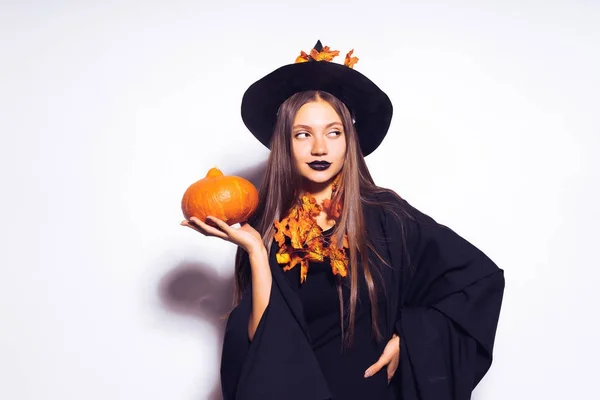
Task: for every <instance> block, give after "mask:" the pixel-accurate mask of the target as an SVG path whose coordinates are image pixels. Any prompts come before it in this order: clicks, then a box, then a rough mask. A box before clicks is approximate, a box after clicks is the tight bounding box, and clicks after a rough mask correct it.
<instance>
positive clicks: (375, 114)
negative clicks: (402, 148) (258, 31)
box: [242, 61, 393, 156]
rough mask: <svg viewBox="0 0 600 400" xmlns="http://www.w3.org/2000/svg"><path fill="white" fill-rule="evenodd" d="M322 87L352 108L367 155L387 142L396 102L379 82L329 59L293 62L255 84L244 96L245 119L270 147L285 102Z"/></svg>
mask: <svg viewBox="0 0 600 400" xmlns="http://www.w3.org/2000/svg"><path fill="white" fill-rule="evenodd" d="M306 90H321V91H325V92H328V93H331V94H332V95H334V96H335V97H337V98H338V99H340V100H341V101H343V102H344V103H345V104H346V106H347V107H348V108H349V109H350V111H351V113H352V114H353V116H354V120H355V129H356V131H357V134H358V139H359V143H360V148H361V151H362V153H363V156H367V155H369V154H371V153H372V152H373V151H374V150H375V149H376V148H377V147H378V146H379V145H380V144H381V142H382V141H383V139H384V137H385V135H386V134H387V131H388V129H389V126H390V123H391V120H392V112H393V109H392V102H391V101H390V99H389V97H388V96H387V95H386V94H385V93H384V92H383V91H382V90H381V89H379V87H378V86H377V85H375V83H373V82H372V81H371V80H370V79H368V78H367V77H366V76H364V75H363V74H361V73H360V72H358V71H355V70H354V69H352V68H349V67H347V66H344V65H342V64H337V63H333V62H326V61H310V62H304V63H298V64H289V65H285V66H283V67H281V68H278V69H276V70H275V71H273V72H271V73H270V74H268V75H267V76H265V77H263V78H262V79H260V80H258V81H257V82H255V83H254V84H252V85H251V86H250V87H249V88H248V89H247V90H246V92H245V93H244V96H243V98H242V120H243V121H244V124H245V125H246V127H247V128H248V129H249V130H250V132H252V134H253V135H254V136H255V137H256V138H257V139H258V140H259V141H260V142H261V143H262V144H264V145H265V146H266V147H269V143H270V140H271V136H272V135H273V129H274V126H275V122H276V119H277V111H278V109H279V106H280V105H281V103H283V102H284V101H285V100H286V99H288V98H289V97H290V96H292V95H293V94H295V93H298V92H303V91H306Z"/></svg>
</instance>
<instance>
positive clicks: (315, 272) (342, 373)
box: [271, 228, 391, 400]
mask: <svg viewBox="0 0 600 400" xmlns="http://www.w3.org/2000/svg"><path fill="white" fill-rule="evenodd" d="M332 232H333V228H330V229H328V230H326V231H325V232H323V235H324V236H325V238H326V239H327V238H328V237H330V236H331V233H332ZM277 250H278V249H277V243H275V244H274V246H273V248H272V249H271V251H272V252H276V251H277ZM285 276H286V278H287V280H288V283H289V284H290V286H291V287H292V289H293V290H294V291H296V293H297V295H298V297H299V298H300V301H301V303H302V308H303V311H304V318H305V321H306V324H307V327H308V333H309V338H310V342H311V345H312V349H313V351H314V353H315V355H316V357H317V360H318V362H319V366H320V367H321V371H322V373H323V375H324V376H325V380H326V381H327V385H328V387H329V390H330V391H331V395H332V399H333V400H344V399H386V398H389V395H390V393H391V391H390V390H389V386H388V382H387V372H386V369H385V368H383V369H382V370H381V371H379V372H378V373H377V374H375V375H374V376H372V377H370V378H364V373H365V370H366V369H367V368H368V367H369V366H371V365H372V364H374V363H375V362H376V361H377V360H378V359H379V357H380V355H381V353H382V352H383V348H384V347H385V344H386V342H387V341H379V343H378V342H377V341H376V340H375V339H374V338H373V337H372V336H373V335H372V329H371V308H370V300H369V294H368V291H367V288H366V285H365V282H364V278H362V274H361V275H360V277H361V278H362V279H361V280H360V281H359V282H360V283H359V301H358V304H357V309H356V322H355V327H354V335H355V337H354V341H353V345H352V346H350V347H348V346H346V348H342V340H341V339H342V336H341V335H342V332H341V326H340V303H339V297H338V291H337V285H336V277H335V276H334V275H333V273H332V271H331V266H330V264H329V259H327V258H326V259H325V261H324V262H311V263H309V268H308V274H307V278H306V280H305V281H304V283H300V266H297V267H296V268H293V269H291V270H289V271H286V272H285ZM341 282H342V285H341V287H342V293H343V298H344V304H346V305H347V304H349V297H350V290H349V286H348V279H347V278H342V279H341ZM378 306H379V313H380V315H385V301H380V302H378ZM382 323H383V324H385V319H384V318H382V319H381V321H380V327H381V328H383V329H382V331H384V332H385V331H386V328H385V327H384V326H381V324H382Z"/></svg>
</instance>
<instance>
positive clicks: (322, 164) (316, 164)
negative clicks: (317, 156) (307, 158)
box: [308, 161, 331, 171]
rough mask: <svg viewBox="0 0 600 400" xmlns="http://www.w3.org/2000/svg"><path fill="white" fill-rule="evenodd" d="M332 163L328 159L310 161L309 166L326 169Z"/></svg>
mask: <svg viewBox="0 0 600 400" xmlns="http://www.w3.org/2000/svg"><path fill="white" fill-rule="evenodd" d="M330 165H331V163H330V162H327V161H312V162H309V163H308V166H309V167H311V168H312V169H314V170H315V171H325V170H326V169H327V168H329V166H330Z"/></svg>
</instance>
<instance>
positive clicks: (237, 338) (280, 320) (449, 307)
mask: <svg viewBox="0 0 600 400" xmlns="http://www.w3.org/2000/svg"><path fill="white" fill-rule="evenodd" d="M402 204H403V208H404V209H406V210H407V211H408V213H409V214H410V215H411V216H412V217H413V218H405V220H404V223H403V224H398V223H397V222H396V220H395V219H394V218H393V217H392V216H391V215H389V213H387V212H386V211H385V209H384V207H381V206H370V205H365V206H364V214H365V221H366V224H367V235H368V237H369V239H370V240H371V242H372V243H373V245H374V246H375V248H376V250H377V252H378V253H379V254H380V255H381V256H383V257H384V258H385V259H386V261H388V263H389V264H390V265H391V266H392V268H389V267H386V266H383V265H382V264H381V262H380V264H381V265H380V271H381V272H382V274H383V282H385V285H386V288H385V289H386V292H387V298H386V304H387V308H386V311H387V314H386V320H387V327H388V330H387V332H384V334H385V336H386V338H391V336H392V334H393V333H395V332H396V333H398V335H399V336H400V365H399V366H398V369H397V371H396V373H395V375H394V377H393V379H392V381H391V383H390V384H391V385H392V387H393V391H394V396H393V398H394V399H403V400H467V399H470V397H471V392H472V390H473V389H474V388H475V386H476V385H477V384H478V383H479V381H480V380H481V378H482V377H483V376H484V375H485V373H486V372H487V370H488V369H489V367H490V365H491V363H492V350H493V346H494V338H495V334H496V327H497V323H498V317H499V313H500V306H501V302H502V295H503V291H504V275H503V271H502V270H501V269H499V268H498V267H497V266H496V265H495V264H494V263H493V262H492V261H491V260H490V259H489V258H488V257H487V256H486V255H485V254H484V253H482V252H481V251H480V250H478V249H477V248H476V247H474V246H473V245H471V244H470V243H469V242H467V241H466V240H465V239H463V238H462V237H460V236H459V235H457V234H456V233H455V232H453V231H452V230H450V229H449V228H447V227H445V226H443V225H440V224H438V223H436V222H435V221H434V220H433V219H432V218H430V217H428V216H427V215H425V214H423V213H421V212H420V211H418V210H417V209H415V208H414V207H412V206H410V205H409V204H408V203H407V202H406V201H404V200H402ZM402 231H404V237H405V238H406V240H405V241H404V243H403V241H402V237H403V235H402ZM404 249H406V251H405V250H404ZM270 265H271V272H272V275H273V284H272V288H271V295H270V299H269V305H268V306H267V308H266V310H265V313H264V314H263V317H262V319H261V321H260V323H259V325H258V328H257V330H256V333H255V336H254V339H253V340H252V342H250V341H249V340H248V319H249V315H250V311H251V307H252V289H251V287H248V288H247V289H246V291H245V293H244V296H243V298H242V301H241V302H240V304H239V305H238V306H237V307H236V308H235V309H234V310H233V311H232V313H231V314H230V316H229V319H228V321H227V327H226V330H225V338H224V344H223V354H222V360H221V386H222V390H223V397H224V399H225V400H233V399H235V400H259V399H260V400H264V399H286V400H325V399H329V398H330V397H331V394H330V392H329V388H328V387H327V382H326V381H325V378H324V376H323V374H322V372H321V370H320V366H319V363H318V361H317V359H316V357H315V354H314V353H313V351H312V347H311V343H310V339H309V337H308V332H307V326H306V322H305V321H304V317H303V311H302V304H301V303H300V299H299V298H298V296H297V294H296V293H295V292H294V291H293V290H292V289H291V287H290V286H289V284H288V282H287V281H286V278H285V276H284V275H283V271H282V269H281V266H280V265H278V264H277V263H276V262H275V260H274V254H271V260H270ZM367 367H368V365H366V366H365V369H366V368H367ZM384 368H385V367H384ZM345 400H346V399H345ZM347 400H353V399H347Z"/></svg>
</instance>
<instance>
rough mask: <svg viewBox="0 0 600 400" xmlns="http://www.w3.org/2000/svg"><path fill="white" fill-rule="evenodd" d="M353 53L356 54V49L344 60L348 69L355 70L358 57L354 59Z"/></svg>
mask: <svg viewBox="0 0 600 400" xmlns="http://www.w3.org/2000/svg"><path fill="white" fill-rule="evenodd" d="M352 53H354V49H352V50H350V51H349V52H348V54H346V58H345V59H344V65H345V66H346V67H348V68H354V64H356V63H357V62H358V57H352Z"/></svg>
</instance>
